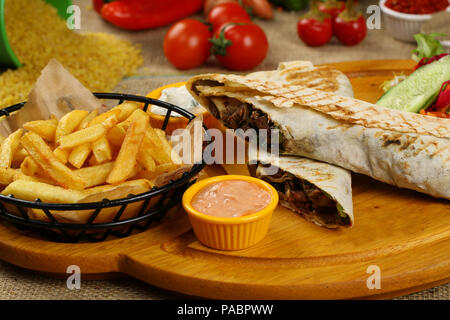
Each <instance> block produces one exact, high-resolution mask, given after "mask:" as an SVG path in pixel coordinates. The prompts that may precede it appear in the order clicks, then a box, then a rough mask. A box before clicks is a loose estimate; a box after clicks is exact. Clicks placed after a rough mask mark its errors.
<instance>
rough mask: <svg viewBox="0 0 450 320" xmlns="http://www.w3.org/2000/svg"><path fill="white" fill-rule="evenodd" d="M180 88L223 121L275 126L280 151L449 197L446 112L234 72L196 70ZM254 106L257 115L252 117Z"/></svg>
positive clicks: (232, 124) (234, 124)
mask: <svg viewBox="0 0 450 320" xmlns="http://www.w3.org/2000/svg"><path fill="white" fill-rule="evenodd" d="M449 59H450V57H449ZM186 87H187V88H188V90H189V91H190V92H191V94H192V95H193V96H194V97H195V99H197V100H198V101H199V102H200V103H201V104H202V105H203V106H204V107H205V108H206V109H207V110H208V111H209V112H210V113H211V114H212V115H213V116H214V117H216V118H217V119H219V120H220V121H221V122H222V123H223V124H224V125H225V126H226V127H228V128H231V129H236V128H246V127H256V128H270V129H279V130H280V135H281V138H280V141H279V142H280V152H281V154H284V155H297V156H303V157H307V158H311V159H316V160H319V161H323V162H327V163H330V164H334V165H338V166H340V167H342V168H345V169H349V170H351V171H353V172H357V173H361V174H365V175H368V176H371V177H372V178H374V179H376V180H379V181H382V182H385V183H389V184H392V185H395V186H398V187H402V188H408V189H412V190H416V191H419V192H423V193H426V194H429V195H432V196H434V197H441V198H445V199H450V166H449V161H450V120H448V119H442V118H435V117H428V116H423V115H419V114H415V113H409V112H402V111H398V110H392V109H388V108H384V107H381V106H376V105H373V104H371V103H368V102H364V101H360V100H357V99H354V98H350V97H344V96H341V95H337V94H333V93H329V92H324V91H319V90H315V89H312V88H306V87H304V86H297V85H291V84H289V83H282V82H275V81H268V80H261V79H253V78H251V77H250V78H249V77H243V76H238V75H223V74H205V75H198V76H195V77H193V78H191V79H190V80H189V81H188V83H187V84H186ZM254 111H256V112H255V114H256V117H255V118H257V119H256V120H258V121H256V120H254V119H253V118H252V117H251V116H250V115H253V112H254ZM236 114H237V115H238V116H237V117H236ZM231 116H233V117H231ZM239 116H242V117H243V118H242V119H241V120H239ZM236 118H238V120H236ZM231 120H232V121H231Z"/></svg>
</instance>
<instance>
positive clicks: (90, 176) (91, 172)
mask: <svg viewBox="0 0 450 320" xmlns="http://www.w3.org/2000/svg"><path fill="white" fill-rule="evenodd" d="M113 166H114V162H107V163H103V164H99V165H96V166H91V167H86V168H81V169H78V170H76V171H75V173H76V174H77V175H78V176H79V177H80V178H81V179H83V181H84V183H85V187H86V188H90V187H94V186H98V185H100V184H104V183H105V182H106V179H107V178H108V176H109V173H110V172H111V170H112V168H113Z"/></svg>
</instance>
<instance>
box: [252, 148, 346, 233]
mask: <svg viewBox="0 0 450 320" xmlns="http://www.w3.org/2000/svg"><path fill="white" fill-rule="evenodd" d="M249 160H250V163H256V164H248V167H249V171H250V173H251V175H252V176H254V177H257V178H260V179H262V180H264V181H266V182H268V183H270V184H271V185H272V186H273V187H274V188H275V189H276V190H277V191H278V194H279V197H280V204H281V205H282V206H284V207H287V208H289V209H291V210H292V211H294V212H296V213H298V214H300V215H301V216H303V217H304V218H306V219H307V220H309V221H311V222H314V223H315V224H317V225H319V226H324V227H327V228H337V227H351V226H352V225H353V224H354V218H353V202H352V187H351V183H352V179H351V175H350V173H349V171H347V170H345V169H342V168H340V167H337V166H333V165H330V164H328V163H324V162H320V161H315V160H310V159H307V158H301V157H291V156H281V157H279V158H276V159H275V158H273V157H271V155H269V154H267V153H264V152H261V151H259V155H258V156H256V155H255V157H254V158H250V159H249ZM267 164H268V165H270V166H277V167H278V170H277V173H276V174H273V171H272V170H269V169H268V167H267Z"/></svg>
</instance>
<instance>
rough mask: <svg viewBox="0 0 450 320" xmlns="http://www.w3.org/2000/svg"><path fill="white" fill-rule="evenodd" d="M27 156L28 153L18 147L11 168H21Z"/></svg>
mask: <svg viewBox="0 0 450 320" xmlns="http://www.w3.org/2000/svg"><path fill="white" fill-rule="evenodd" d="M27 156H28V152H27V151H26V150H25V149H24V148H22V147H21V146H20V145H19V147H17V149H16V152H14V155H13V158H12V162H11V166H12V167H16V168H17V167H20V165H21V163H22V162H23V160H25V158H26V157H27Z"/></svg>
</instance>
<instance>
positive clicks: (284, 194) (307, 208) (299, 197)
mask: <svg viewBox="0 0 450 320" xmlns="http://www.w3.org/2000/svg"><path fill="white" fill-rule="evenodd" d="M259 165H262V164H259ZM249 170H250V173H251V174H252V175H254V176H257V174H256V172H257V165H250V166H249ZM258 178H261V179H263V180H265V181H267V182H268V183H270V184H271V185H272V186H273V187H274V188H275V189H276V190H277V191H278V194H279V196H280V199H282V200H284V201H286V202H288V203H290V204H291V206H292V207H293V208H295V209H298V210H299V211H301V212H302V213H303V214H305V215H308V216H312V215H316V216H319V217H320V220H321V221H322V222H323V223H325V224H329V225H332V224H339V225H347V224H349V223H350V222H349V220H348V218H343V217H341V216H340V215H339V213H338V211H337V208H336V203H335V202H334V201H333V200H332V199H330V198H329V197H328V196H327V195H326V194H325V193H324V192H322V191H321V190H320V189H319V188H317V187H316V186H315V185H313V184H311V183H309V182H307V181H305V180H302V179H299V178H297V177H295V176H294V175H292V174H290V173H288V172H285V171H283V170H281V169H280V170H278V173H277V174H275V175H272V176H262V177H258Z"/></svg>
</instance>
